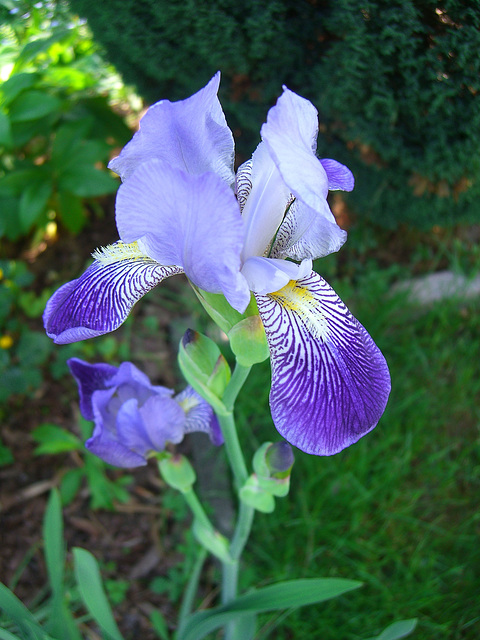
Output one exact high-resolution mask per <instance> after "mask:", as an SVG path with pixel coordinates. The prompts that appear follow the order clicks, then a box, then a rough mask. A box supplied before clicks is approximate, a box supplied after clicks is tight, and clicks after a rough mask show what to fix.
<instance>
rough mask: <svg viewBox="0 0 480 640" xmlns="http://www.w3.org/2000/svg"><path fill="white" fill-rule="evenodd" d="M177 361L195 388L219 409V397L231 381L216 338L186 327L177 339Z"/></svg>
mask: <svg viewBox="0 0 480 640" xmlns="http://www.w3.org/2000/svg"><path fill="white" fill-rule="evenodd" d="M178 364H179V365H180V369H181V371H182V374H183V376H184V377H185V379H186V380H187V382H188V383H189V384H190V385H191V386H192V387H193V388H194V389H195V391H197V393H199V394H200V395H201V396H202V397H203V398H205V400H207V402H209V403H210V404H211V405H212V407H214V409H215V410H216V411H220V413H222V407H223V405H222V403H221V402H220V399H221V398H222V396H223V393H224V391H225V389H226V387H227V385H228V383H229V381H230V377H231V371H230V367H229V366H228V362H227V361H226V360H225V358H224V357H223V355H222V353H221V351H220V349H219V348H218V346H217V345H216V344H215V342H213V340H210V338H208V337H207V336H204V335H202V334H201V333H198V332H197V331H193V330H192V329H187V331H186V332H185V334H184V336H183V338H182V340H181V341H180V348H179V351H178Z"/></svg>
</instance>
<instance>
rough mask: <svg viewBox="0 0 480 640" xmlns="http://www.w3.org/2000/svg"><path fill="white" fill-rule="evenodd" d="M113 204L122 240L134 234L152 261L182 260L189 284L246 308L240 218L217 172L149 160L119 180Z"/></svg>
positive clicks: (128, 240)
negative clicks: (197, 171)
mask: <svg viewBox="0 0 480 640" xmlns="http://www.w3.org/2000/svg"><path fill="white" fill-rule="evenodd" d="M116 210H117V226H118V231H119V234H120V237H121V238H122V240H123V241H124V242H133V241H137V240H138V244H139V246H140V247H141V249H142V251H143V252H144V253H147V254H148V255H149V256H151V257H152V258H153V259H155V260H156V261H157V262H160V263H161V264H176V265H179V266H181V267H182V268H183V269H184V271H185V274H186V275H187V277H188V278H189V280H191V281H192V282H193V284H195V285H196V286H198V287H200V288H201V289H204V290H205V291H209V292H210V293H223V294H224V295H225V297H226V298H227V300H228V301H229V303H230V304H231V305H232V307H234V308H235V309H236V310H237V311H239V312H240V313H243V311H245V308H246V307H247V305H248V303H249V301H250V292H249V289H248V286H247V283H246V281H245V279H244V278H243V276H242V275H241V274H240V253H241V250H242V245H243V221H242V218H241V215H240V212H239V208H238V203H237V201H236V198H235V195H234V193H233V191H232V190H231V189H230V188H229V187H228V186H227V185H226V184H225V183H224V182H223V181H222V180H221V179H220V178H219V177H218V176H217V175H215V174H213V173H205V174H203V175H200V176H193V175H189V174H187V173H184V172H182V171H180V170H179V169H176V168H173V167H171V166H170V165H168V164H166V163H165V162H162V161H160V160H150V161H149V162H145V163H144V164H142V165H141V166H140V167H139V168H138V169H137V170H136V171H135V173H134V174H133V175H132V176H130V178H129V180H128V181H127V182H124V183H123V184H122V185H121V187H120V189H119V190H118V195H117V208H116Z"/></svg>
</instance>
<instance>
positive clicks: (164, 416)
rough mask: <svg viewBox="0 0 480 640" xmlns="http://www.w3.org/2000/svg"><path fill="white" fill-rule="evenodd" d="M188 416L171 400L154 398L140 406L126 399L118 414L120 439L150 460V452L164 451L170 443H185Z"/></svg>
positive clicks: (134, 401) (132, 400)
mask: <svg viewBox="0 0 480 640" xmlns="http://www.w3.org/2000/svg"><path fill="white" fill-rule="evenodd" d="M184 424H185V414H184V412H183V411H182V409H181V407H179V406H178V404H177V403H176V402H175V400H172V399H171V398H165V397H163V398H162V397H161V396H151V397H150V398H149V399H148V400H147V401H146V402H145V404H143V405H142V406H140V407H139V406H138V401H137V400H136V399H135V398H132V399H130V400H127V402H124V403H123V404H122V406H121V408H120V409H119V411H118V414H117V438H118V441H119V442H120V443H121V444H123V445H125V446H126V447H127V448H128V449H130V450H131V451H134V452H135V453H138V454H139V455H141V456H143V457H145V458H146V457H147V456H148V454H149V453H150V452H151V451H163V450H164V449H165V445H166V443H167V442H172V443H174V444H176V443H178V442H181V441H182V440H183V434H184V428H183V427H184Z"/></svg>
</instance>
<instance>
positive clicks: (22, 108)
mask: <svg viewBox="0 0 480 640" xmlns="http://www.w3.org/2000/svg"><path fill="white" fill-rule="evenodd" d="M61 110H62V102H61V100H59V99H58V98H56V97H55V96H52V95H50V94H49V93H45V92H44V91H35V90H33V91H25V92H24V93H21V94H20V95H19V96H18V97H17V98H15V100H14V101H13V102H12V104H11V105H10V120H11V121H12V122H26V121H29V120H39V119H40V118H43V117H45V116H47V115H49V114H50V113H54V112H60V111H61Z"/></svg>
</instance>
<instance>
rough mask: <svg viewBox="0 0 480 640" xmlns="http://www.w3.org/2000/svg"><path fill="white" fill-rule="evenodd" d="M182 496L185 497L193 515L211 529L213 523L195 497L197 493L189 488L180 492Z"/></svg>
mask: <svg viewBox="0 0 480 640" xmlns="http://www.w3.org/2000/svg"><path fill="white" fill-rule="evenodd" d="M182 495H183V497H184V498H185V501H186V503H187V504H188V506H189V507H190V509H191V511H192V513H193V517H194V518H196V519H197V520H198V521H199V522H200V523H202V524H203V525H204V526H205V527H208V528H209V529H212V530H213V525H212V523H211V522H210V519H209V517H208V516H207V514H206V513H205V511H204V509H203V507H202V505H201V503H200V500H199V499H198V498H197V494H196V493H195V491H194V490H193V489H189V490H188V491H184V492H182Z"/></svg>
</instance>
